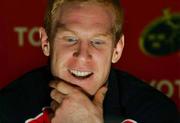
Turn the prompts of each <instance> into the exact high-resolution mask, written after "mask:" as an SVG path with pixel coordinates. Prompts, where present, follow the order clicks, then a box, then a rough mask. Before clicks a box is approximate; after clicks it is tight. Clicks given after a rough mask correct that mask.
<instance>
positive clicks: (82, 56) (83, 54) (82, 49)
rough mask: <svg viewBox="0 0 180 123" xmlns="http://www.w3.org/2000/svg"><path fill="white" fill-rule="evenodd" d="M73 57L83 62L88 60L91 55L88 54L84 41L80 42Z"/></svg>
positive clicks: (88, 49) (88, 48) (86, 43)
mask: <svg viewBox="0 0 180 123" xmlns="http://www.w3.org/2000/svg"><path fill="white" fill-rule="evenodd" d="M73 56H74V57H76V58H78V59H79V60H80V61H84V62H85V61H88V60H90V59H91V58H92V55H91V53H90V45H89V43H88V42H86V41H80V42H79V43H78V45H77V47H76V50H75V51H74V53H73Z"/></svg>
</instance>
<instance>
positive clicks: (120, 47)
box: [112, 35, 124, 63]
mask: <svg viewBox="0 0 180 123" xmlns="http://www.w3.org/2000/svg"><path fill="white" fill-rule="evenodd" d="M123 48H124V35H122V36H121V38H120V39H119V41H118V42H117V44H116V45H115V48H114V51H113V55H112V63H116V62H118V60H119V59H120V58H121V55H122V51H123Z"/></svg>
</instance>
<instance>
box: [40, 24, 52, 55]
mask: <svg viewBox="0 0 180 123" xmlns="http://www.w3.org/2000/svg"><path fill="white" fill-rule="evenodd" d="M39 37H40V40H41V48H42V50H43V53H44V55H45V56H49V54H50V44H49V41H48V36H47V33H46V31H45V29H44V28H43V27H40V28H39Z"/></svg>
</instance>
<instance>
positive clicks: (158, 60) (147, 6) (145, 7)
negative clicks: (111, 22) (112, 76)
mask: <svg viewBox="0 0 180 123" xmlns="http://www.w3.org/2000/svg"><path fill="white" fill-rule="evenodd" d="M121 2H122V4H123V8H124V11H125V22H124V34H125V49H124V53H123V56H122V59H121V60H120V61H119V62H118V63H117V64H115V65H114V66H115V67H117V68H120V69H123V70H125V71H128V72H129V73H131V74H134V75H135V76H137V77H138V78H141V79H143V80H145V81H146V82H147V83H148V84H150V85H152V86H153V87H155V88H157V89H158V90H160V91H162V92H163V93H164V94H166V95H167V96H169V97H170V98H172V100H174V101H175V103H176V104H177V105H178V107H179V108H180V52H179V51H180V50H179V49H180V1H179V0H151V1H146V0H135V1H132V0H122V1H121ZM46 4H47V1H46V0H30V1H27V0H16V1H11V2H9V1H1V7H0V42H1V43H0V52H1V53H0V58H1V61H0V65H1V67H0V68H1V70H0V74H1V76H0V88H3V87H5V86H6V85H8V84H9V83H10V82H11V81H12V80H14V79H16V78H17V77H19V76H21V75H23V74H24V73H26V72H27V71H29V70H32V69H33V68H36V67H39V66H42V65H44V64H46V63H47V58H46V57H45V56H43V54H42V51H41V48H40V41H39V36H38V27H40V26H42V23H43V16H44V11H45V7H46Z"/></svg>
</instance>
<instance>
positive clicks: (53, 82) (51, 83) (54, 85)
mask: <svg viewBox="0 0 180 123" xmlns="http://www.w3.org/2000/svg"><path fill="white" fill-rule="evenodd" d="M59 82H61V81H57V80H52V81H50V82H49V86H50V87H52V88H55V87H56V86H57V84H58V83H59Z"/></svg>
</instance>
